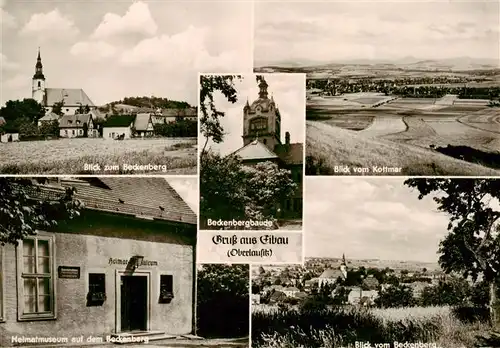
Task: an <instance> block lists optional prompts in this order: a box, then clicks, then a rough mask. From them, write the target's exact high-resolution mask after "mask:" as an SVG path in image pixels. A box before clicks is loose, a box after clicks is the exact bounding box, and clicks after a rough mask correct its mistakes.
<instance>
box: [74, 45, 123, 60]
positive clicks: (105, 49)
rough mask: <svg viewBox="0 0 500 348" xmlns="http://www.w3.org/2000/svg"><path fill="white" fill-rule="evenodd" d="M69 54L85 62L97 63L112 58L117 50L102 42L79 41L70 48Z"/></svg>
mask: <svg viewBox="0 0 500 348" xmlns="http://www.w3.org/2000/svg"><path fill="white" fill-rule="evenodd" d="M70 53H71V54H72V55H74V56H78V57H82V58H83V59H85V60H93V61H97V60H101V59H106V58H110V57H113V56H114V55H115V54H116V53H117V49H116V48H115V47H114V46H113V45H111V44H109V43H107V42H104V41H81V42H78V43H76V44H74V45H73V46H72V47H71V49H70Z"/></svg>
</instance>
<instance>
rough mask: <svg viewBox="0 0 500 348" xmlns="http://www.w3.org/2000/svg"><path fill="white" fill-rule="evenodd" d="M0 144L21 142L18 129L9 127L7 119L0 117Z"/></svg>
mask: <svg viewBox="0 0 500 348" xmlns="http://www.w3.org/2000/svg"><path fill="white" fill-rule="evenodd" d="M0 127H2V129H0V143H10V142H13V141H19V130H18V129H17V128H16V127H9V125H8V124H7V122H6V121H5V118H3V117H1V116H0Z"/></svg>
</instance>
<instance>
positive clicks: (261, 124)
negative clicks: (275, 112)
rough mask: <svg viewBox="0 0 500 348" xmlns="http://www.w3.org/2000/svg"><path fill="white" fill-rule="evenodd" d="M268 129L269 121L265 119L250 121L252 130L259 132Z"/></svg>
mask: <svg viewBox="0 0 500 348" xmlns="http://www.w3.org/2000/svg"><path fill="white" fill-rule="evenodd" d="M263 129H267V120H266V119H265V118H256V119H254V120H252V121H250V130H251V131H257V130H263Z"/></svg>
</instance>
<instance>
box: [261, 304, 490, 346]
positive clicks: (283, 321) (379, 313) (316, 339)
mask: <svg viewBox="0 0 500 348" xmlns="http://www.w3.org/2000/svg"><path fill="white" fill-rule="evenodd" d="M453 313H454V312H453V310H452V309H451V308H450V307H411V308H410V307H407V308H388V309H368V308H356V307H348V308H330V309H325V310H322V311H300V310H296V309H292V308H289V309H284V310H283V309H282V310H273V309H272V308H269V309H266V308H264V306H259V307H256V308H254V309H253V310H252V346H253V347H258V348H271V347H274V348H281V347H283V348H285V347H304V348H309V347H311V348H312V347H354V344H355V342H369V343H370V344H371V346H372V347H373V346H374V344H389V343H390V344H389V345H386V346H387V347H392V346H393V345H392V343H393V342H422V343H435V344H436V345H437V346H438V347H442V348H451V347H472V346H474V344H475V342H476V336H477V335H480V334H482V333H484V332H486V330H487V325H485V324H484V323H480V322H474V323H464V322H462V321H460V320H459V319H457V317H456V316H455V315H454V314H453ZM382 346H383V345H382Z"/></svg>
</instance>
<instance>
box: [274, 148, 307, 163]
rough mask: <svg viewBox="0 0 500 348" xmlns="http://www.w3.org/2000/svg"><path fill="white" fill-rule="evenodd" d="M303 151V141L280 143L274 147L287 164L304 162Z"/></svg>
mask: <svg viewBox="0 0 500 348" xmlns="http://www.w3.org/2000/svg"><path fill="white" fill-rule="evenodd" d="M303 151H304V145H303V144H301V143H295V144H289V145H286V144H280V145H276V147H275V148H274V152H275V153H276V154H277V155H278V156H279V158H280V159H281V160H282V161H283V162H284V163H286V164H299V165H300V164H302V163H303V162H304V155H303V154H304V152H303Z"/></svg>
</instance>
